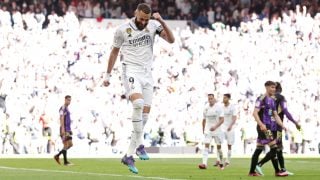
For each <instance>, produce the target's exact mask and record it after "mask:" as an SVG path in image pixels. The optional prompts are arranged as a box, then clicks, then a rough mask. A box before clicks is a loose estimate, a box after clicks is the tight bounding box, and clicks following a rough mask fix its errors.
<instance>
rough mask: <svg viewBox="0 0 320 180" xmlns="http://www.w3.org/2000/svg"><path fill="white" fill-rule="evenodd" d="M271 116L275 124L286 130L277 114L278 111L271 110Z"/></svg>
mask: <svg viewBox="0 0 320 180" xmlns="http://www.w3.org/2000/svg"><path fill="white" fill-rule="evenodd" d="M273 117H274V118H275V120H276V122H277V124H278V125H279V126H280V127H281V128H282V129H284V130H286V128H285V127H284V125H283V123H282V121H281V119H280V117H279V115H278V112H277V111H273Z"/></svg>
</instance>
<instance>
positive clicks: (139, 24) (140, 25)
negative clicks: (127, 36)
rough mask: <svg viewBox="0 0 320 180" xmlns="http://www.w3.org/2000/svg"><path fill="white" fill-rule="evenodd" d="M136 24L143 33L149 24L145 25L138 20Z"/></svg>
mask: <svg viewBox="0 0 320 180" xmlns="http://www.w3.org/2000/svg"><path fill="white" fill-rule="evenodd" d="M134 23H135V24H136V26H137V28H138V29H139V30H140V31H141V30H143V29H144V28H145V27H146V26H147V25H148V24H145V25H143V24H142V23H141V22H139V21H137V18H135V19H134Z"/></svg>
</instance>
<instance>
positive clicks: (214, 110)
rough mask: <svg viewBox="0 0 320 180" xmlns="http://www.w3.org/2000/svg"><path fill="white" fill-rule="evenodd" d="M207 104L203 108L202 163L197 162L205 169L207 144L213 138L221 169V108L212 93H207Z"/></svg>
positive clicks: (207, 151) (222, 118)
mask: <svg viewBox="0 0 320 180" xmlns="http://www.w3.org/2000/svg"><path fill="white" fill-rule="evenodd" d="M208 103H209V105H208V106H207V107H206V108H205V109H204V112H203V121H202V132H203V134H204V146H205V147H204V149H203V152H202V154H203V157H202V164H199V166H198V167H199V168H200V169H207V161H208V154H209V146H210V143H211V141H212V139H214V141H215V143H216V144H217V159H218V161H219V168H220V169H221V170H222V169H223V168H224V167H223V163H222V160H223V154H222V150H221V144H222V141H223V133H222V130H221V125H222V123H223V120H224V117H223V109H222V107H221V106H219V105H218V103H216V99H215V98H214V95H213V94H208Z"/></svg>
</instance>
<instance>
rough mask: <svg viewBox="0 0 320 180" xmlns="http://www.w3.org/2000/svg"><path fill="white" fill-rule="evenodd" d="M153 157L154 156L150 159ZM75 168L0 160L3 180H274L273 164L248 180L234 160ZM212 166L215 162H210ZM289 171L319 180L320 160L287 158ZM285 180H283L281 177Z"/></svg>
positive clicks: (88, 163)
mask: <svg viewBox="0 0 320 180" xmlns="http://www.w3.org/2000/svg"><path fill="white" fill-rule="evenodd" d="M151 157H152V156H151ZM70 160H71V161H72V162H73V163H74V164H75V165H74V166H69V167H66V166H61V165H58V164H56V162H55V161H54V160H53V159H43V158H40V159H35V158H32V159H24V158H23V159H17V158H12V159H11V158H9V159H6V158H0V180H102V179H103V180H105V179H116V180H117V179H162V180H165V179H211V180H220V179H222V180H229V179H230V180H245V179H264V180H267V179H274V178H276V177H275V176H274V172H273V170H272V165H271V162H268V163H267V164H265V165H264V167H263V170H264V173H265V176H263V177H248V171H249V165H250V159H249V158H233V159H232V164H231V165H230V166H228V167H226V168H225V169H224V170H219V169H218V168H216V167H214V166H212V165H210V166H209V167H208V169H206V170H200V169H198V163H199V162H201V159H199V158H153V159H150V160H149V161H141V160H136V166H137V168H138V169H139V174H137V175H135V174H133V173H131V172H129V170H128V169H127V167H126V166H124V165H122V164H121V163H120V159H119V158H117V159H115V158H107V159H72V158H71V159H70ZM209 162H210V164H212V163H213V159H212V158H211V159H209ZM286 166H287V169H288V170H290V171H291V172H294V173H295V174H294V175H293V176H288V177H284V178H285V179H290V180H313V179H314V180H319V179H320V171H319V168H320V158H288V159H286ZM279 178H280V177H279ZM281 178H282V177H281Z"/></svg>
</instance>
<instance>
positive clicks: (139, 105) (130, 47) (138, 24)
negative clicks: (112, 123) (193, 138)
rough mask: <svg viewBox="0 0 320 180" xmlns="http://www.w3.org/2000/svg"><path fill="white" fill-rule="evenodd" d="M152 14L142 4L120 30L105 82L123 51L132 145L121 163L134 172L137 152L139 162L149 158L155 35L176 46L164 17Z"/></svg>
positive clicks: (117, 31)
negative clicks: (144, 140) (147, 129)
mask: <svg viewBox="0 0 320 180" xmlns="http://www.w3.org/2000/svg"><path fill="white" fill-rule="evenodd" d="M151 14H152V13H151V8H150V6H149V5H148V4H146V3H141V4H139V5H138V7H137V9H136V11H135V17H133V18H132V19H131V20H130V21H129V22H127V23H124V24H122V25H121V26H120V27H119V28H117V30H116V32H115V35H114V41H113V48H112V50H111V53H110V56H109V61H108V67H107V74H106V78H105V80H104V85H105V86H109V84H110V76H111V71H112V69H113V66H114V64H115V62H116V59H117V56H118V54H119V51H120V48H121V54H122V58H123V61H122V70H123V78H122V80H123V81H124V82H123V84H124V86H125V89H126V93H127V97H128V98H129V99H130V101H131V103H132V107H133V113H132V124H133V132H132V135H131V142H130V145H129V148H128V151H127V153H126V155H125V156H124V157H123V158H122V160H121V161H122V163H123V164H125V165H127V166H128V168H129V170H130V171H131V172H133V173H138V169H137V168H136V167H135V164H134V162H135V161H134V158H133V155H134V153H136V154H137V155H138V156H139V158H140V159H143V160H148V159H149V156H148V155H147V153H146V151H145V149H144V145H143V144H142V135H143V127H144V125H145V124H146V122H147V120H148V114H149V112H150V108H151V102H152V94H153V78H152V72H151V66H152V62H153V44H154V40H155V36H156V35H159V36H160V37H161V38H163V39H164V40H166V41H167V42H169V43H173V42H174V40H175V39H174V36H173V34H172V32H171V30H170V29H169V27H168V26H167V24H166V23H165V21H164V20H163V19H162V17H161V15H160V14H159V13H153V14H152V16H151ZM151 17H153V19H151Z"/></svg>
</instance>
